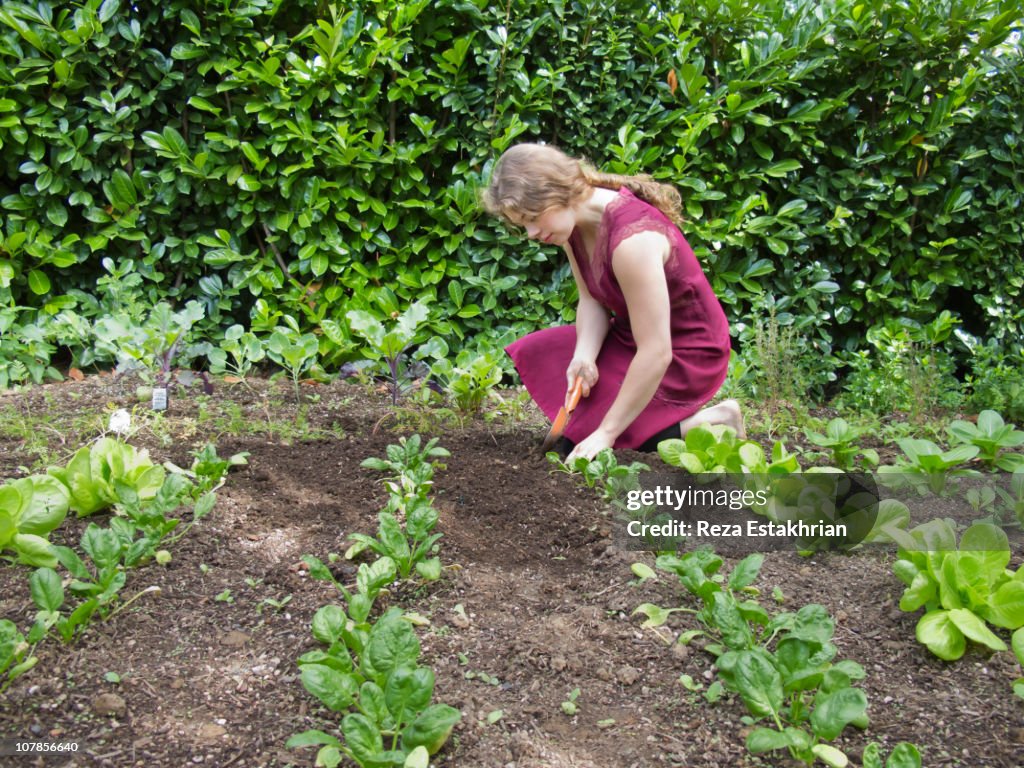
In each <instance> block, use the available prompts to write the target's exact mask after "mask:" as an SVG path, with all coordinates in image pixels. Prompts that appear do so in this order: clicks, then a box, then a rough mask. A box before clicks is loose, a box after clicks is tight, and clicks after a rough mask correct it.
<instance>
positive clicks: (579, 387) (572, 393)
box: [540, 376, 583, 453]
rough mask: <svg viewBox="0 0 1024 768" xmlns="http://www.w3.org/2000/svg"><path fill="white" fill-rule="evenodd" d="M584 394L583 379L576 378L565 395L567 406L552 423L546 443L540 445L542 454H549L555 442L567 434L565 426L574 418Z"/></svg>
mask: <svg viewBox="0 0 1024 768" xmlns="http://www.w3.org/2000/svg"><path fill="white" fill-rule="evenodd" d="M582 394H583V379H582V378H581V377H580V376H577V377H576V380H575V381H574V382H573V383H572V387H571V388H570V389H569V391H568V392H566V394H565V405H563V406H562V407H561V408H559V410H558V415H557V416H555V420H554V421H553V422H551V429H549V430H548V435H547V437H545V438H544V442H543V443H541V444H540V451H541V453H547V452H548V451H550V450H551V449H552V448H553V447H554V445H555V442H556V441H557V440H558V438H560V437H561V436H562V433H563V432H565V425H566V424H568V423H569V417H570V416H572V412H573V411H575V410H576V406H577V405H579V402H580V395H582Z"/></svg>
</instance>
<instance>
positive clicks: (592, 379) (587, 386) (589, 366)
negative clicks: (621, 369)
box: [565, 357, 598, 397]
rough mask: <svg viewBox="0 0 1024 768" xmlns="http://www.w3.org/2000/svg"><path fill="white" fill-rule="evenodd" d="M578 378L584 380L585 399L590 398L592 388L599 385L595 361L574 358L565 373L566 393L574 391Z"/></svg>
mask: <svg viewBox="0 0 1024 768" xmlns="http://www.w3.org/2000/svg"><path fill="white" fill-rule="evenodd" d="M577 376H578V377H579V378H581V379H582V380H583V390H582V391H583V397H590V390H591V388H592V387H593V386H594V385H595V384H597V379H598V373H597V364H596V363H594V361H593V360H586V359H584V358H577V357H574V358H573V359H572V362H570V363H569V367H568V368H567V369H566V371H565V382H566V391H569V390H570V389H572V386H573V384H575V383H576V377H577Z"/></svg>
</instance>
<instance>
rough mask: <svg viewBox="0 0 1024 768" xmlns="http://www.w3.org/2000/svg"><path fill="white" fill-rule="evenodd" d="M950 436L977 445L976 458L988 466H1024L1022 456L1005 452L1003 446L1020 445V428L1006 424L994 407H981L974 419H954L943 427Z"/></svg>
mask: <svg viewBox="0 0 1024 768" xmlns="http://www.w3.org/2000/svg"><path fill="white" fill-rule="evenodd" d="M947 431H948V432H949V434H950V436H951V437H952V438H953V439H954V440H955V441H957V442H958V443H962V444H964V445H973V446H975V447H977V449H978V458H979V459H980V460H981V461H982V462H984V463H985V465H986V466H988V467H989V468H991V469H1002V470H1004V471H1006V472H1013V471H1014V470H1015V469H1017V468H1018V467H1021V466H1024V456H1022V455H1021V454H1019V453H1006V451H1007V450H1009V449H1012V448H1017V447H1019V446H1021V445H1024V432H1022V431H1021V430H1019V429H1017V428H1016V427H1015V426H1014V425H1013V424H1006V423H1005V422H1004V421H1003V417H1002V416H1000V415H999V414H998V413H996V412H995V411H982V412H981V413H979V414H978V423H977V424H972V423H971V422H969V421H962V420H957V421H954V422H953V423H951V424H950V425H949V427H948V428H947Z"/></svg>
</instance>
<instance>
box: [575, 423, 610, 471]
mask: <svg viewBox="0 0 1024 768" xmlns="http://www.w3.org/2000/svg"><path fill="white" fill-rule="evenodd" d="M614 442H615V439H614V438H613V437H611V436H610V435H608V434H607V433H605V432H603V431H602V430H600V429H598V430H597V431H596V432H592V433H591V434H590V435H589V436H587V437H585V438H584V439H583V441H582V442H580V443H578V444H577V445H576V447H575V448H573V449H572V453H570V454H569V455H568V456H567V457H566V459H565V463H566V464H571V463H572V462H573V461H575V460H576V459H579V458H584V459H587V460H588V461H592V460H593V458H594V457H595V456H597V454H599V453H600V452H601V451H603V450H604V449H605V448H611V447H612V444H613V443H614Z"/></svg>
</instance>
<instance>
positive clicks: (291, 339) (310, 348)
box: [266, 315, 320, 403]
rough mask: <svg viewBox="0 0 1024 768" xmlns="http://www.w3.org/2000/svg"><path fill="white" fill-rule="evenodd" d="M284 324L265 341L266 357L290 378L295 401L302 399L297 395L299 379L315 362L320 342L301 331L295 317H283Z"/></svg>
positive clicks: (310, 334)
mask: <svg viewBox="0 0 1024 768" xmlns="http://www.w3.org/2000/svg"><path fill="white" fill-rule="evenodd" d="M283 320H284V325H283V326H278V327H276V328H275V329H274V331H273V333H271V334H270V338H269V339H267V341H266V352H267V357H269V358H270V359H271V360H273V361H274V362H275V363H277V364H278V365H279V366H281V368H283V369H284V370H285V372H286V373H287V374H288V376H289V378H290V379H291V380H292V388H293V390H294V394H295V402H296V403H300V402H301V401H302V398H301V396H300V395H299V380H300V379H301V378H302V375H303V374H304V373H307V372H308V371H309V370H310V369H312V367H313V365H314V364H315V363H316V359H317V350H318V349H319V348H320V343H319V342H318V341H317V338H316V336H315V335H313V334H312V333H302V332H301V331H300V330H299V324H298V323H297V322H296V320H295V318H293V317H291V316H290V315H288V316H285V317H284V318H283Z"/></svg>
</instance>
